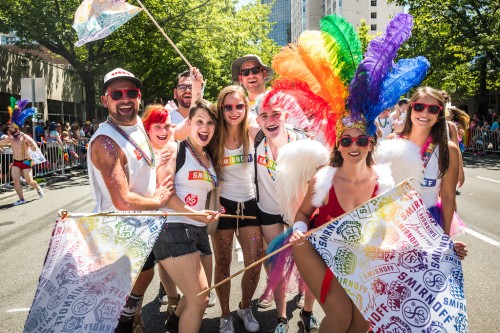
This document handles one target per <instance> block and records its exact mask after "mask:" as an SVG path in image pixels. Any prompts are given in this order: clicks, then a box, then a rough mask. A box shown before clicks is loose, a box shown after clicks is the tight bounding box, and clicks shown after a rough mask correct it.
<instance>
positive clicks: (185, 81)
mask: <svg viewBox="0 0 500 333" xmlns="http://www.w3.org/2000/svg"><path fill="white" fill-rule="evenodd" d="M190 87H192V85H191V79H190V78H189V76H188V77H181V78H180V79H179V81H178V82H177V87H175V89H174V98H175V100H176V101H177V103H178V104H179V105H180V106H182V107H183V108H186V109H189V107H190V106H191V97H192V91H191V88H190ZM184 88H187V89H185V90H184Z"/></svg>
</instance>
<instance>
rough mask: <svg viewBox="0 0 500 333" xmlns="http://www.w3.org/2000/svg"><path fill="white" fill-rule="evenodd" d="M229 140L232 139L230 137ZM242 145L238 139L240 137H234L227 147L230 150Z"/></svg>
mask: <svg viewBox="0 0 500 333" xmlns="http://www.w3.org/2000/svg"><path fill="white" fill-rule="evenodd" d="M228 140H230V139H229V138H228ZM240 146H241V144H240V140H238V139H232V142H230V143H229V144H228V145H227V148H228V149H230V150H235V149H238V148H239V147H240Z"/></svg>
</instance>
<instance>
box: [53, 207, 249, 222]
mask: <svg viewBox="0 0 500 333" xmlns="http://www.w3.org/2000/svg"><path fill="white" fill-rule="evenodd" d="M57 216H59V217H61V218H63V219H64V218H66V217H74V218H80V217H98V216H165V217H167V216H188V217H189V216H191V217H192V216H207V214H205V213H170V212H148V213H143V212H100V213H70V212H68V211H66V210H64V209H61V210H59V211H58V212H57ZM220 217H227V218H233V219H242V220H255V219H256V218H257V217H255V216H247V215H231V214H221V215H220Z"/></svg>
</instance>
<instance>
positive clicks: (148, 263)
mask: <svg viewBox="0 0 500 333" xmlns="http://www.w3.org/2000/svg"><path fill="white" fill-rule="evenodd" d="M155 261H156V258H155V254H154V252H153V251H151V253H150V254H149V256H148V258H147V259H146V262H144V266H142V269H141V272H144V271H147V270H149V269H151V268H153V267H155Z"/></svg>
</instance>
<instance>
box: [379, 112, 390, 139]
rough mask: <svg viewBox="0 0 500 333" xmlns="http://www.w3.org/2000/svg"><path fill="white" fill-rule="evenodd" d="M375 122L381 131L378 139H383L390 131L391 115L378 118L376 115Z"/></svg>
mask: <svg viewBox="0 0 500 333" xmlns="http://www.w3.org/2000/svg"><path fill="white" fill-rule="evenodd" d="M375 122H376V123H377V124H378V128H379V129H380V131H381V132H382V137H381V138H379V140H385V139H386V138H387V136H388V135H389V134H391V132H392V123H393V120H392V117H390V116H389V117H387V118H385V119H380V118H379V117H377V118H376V119H375Z"/></svg>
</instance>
